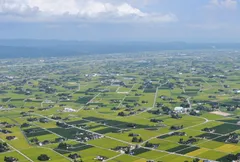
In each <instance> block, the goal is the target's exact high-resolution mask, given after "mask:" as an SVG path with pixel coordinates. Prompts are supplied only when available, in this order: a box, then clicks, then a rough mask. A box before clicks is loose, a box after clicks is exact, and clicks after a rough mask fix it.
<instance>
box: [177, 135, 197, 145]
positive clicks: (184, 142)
mask: <svg viewBox="0 0 240 162" xmlns="http://www.w3.org/2000/svg"><path fill="white" fill-rule="evenodd" d="M195 142H197V139H196V138H193V137H192V136H190V137H189V139H188V140H186V141H184V140H183V138H180V139H179V142H178V143H179V144H183V145H191V144H193V143H195Z"/></svg>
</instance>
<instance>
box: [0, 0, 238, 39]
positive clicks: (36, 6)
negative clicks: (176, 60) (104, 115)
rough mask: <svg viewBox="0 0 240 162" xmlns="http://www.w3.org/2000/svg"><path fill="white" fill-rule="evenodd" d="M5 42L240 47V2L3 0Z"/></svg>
mask: <svg viewBox="0 0 240 162" xmlns="http://www.w3.org/2000/svg"><path fill="white" fill-rule="evenodd" d="M0 39H59V40H84V41H160V42H169V41H186V42H240V0H0Z"/></svg>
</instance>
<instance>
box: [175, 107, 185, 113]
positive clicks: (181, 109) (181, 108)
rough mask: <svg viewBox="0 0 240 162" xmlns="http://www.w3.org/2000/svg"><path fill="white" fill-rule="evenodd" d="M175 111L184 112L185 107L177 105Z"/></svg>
mask: <svg viewBox="0 0 240 162" xmlns="http://www.w3.org/2000/svg"><path fill="white" fill-rule="evenodd" d="M174 111H175V112H176V113H182V112H183V107H175V108H174Z"/></svg>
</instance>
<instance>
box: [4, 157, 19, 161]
mask: <svg viewBox="0 0 240 162" xmlns="http://www.w3.org/2000/svg"><path fill="white" fill-rule="evenodd" d="M4 161H5V162H18V159H17V158H14V157H7V156H5V157H4Z"/></svg>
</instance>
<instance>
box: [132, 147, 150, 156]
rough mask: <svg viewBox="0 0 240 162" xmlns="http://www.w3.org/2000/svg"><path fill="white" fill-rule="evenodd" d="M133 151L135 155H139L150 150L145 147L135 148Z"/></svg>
mask: <svg viewBox="0 0 240 162" xmlns="http://www.w3.org/2000/svg"><path fill="white" fill-rule="evenodd" d="M132 151H133V153H134V155H139V154H142V153H145V152H148V151H150V150H148V149H145V148H139V149H134V150H132Z"/></svg>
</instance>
